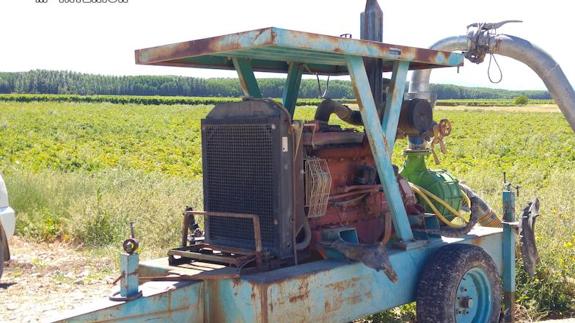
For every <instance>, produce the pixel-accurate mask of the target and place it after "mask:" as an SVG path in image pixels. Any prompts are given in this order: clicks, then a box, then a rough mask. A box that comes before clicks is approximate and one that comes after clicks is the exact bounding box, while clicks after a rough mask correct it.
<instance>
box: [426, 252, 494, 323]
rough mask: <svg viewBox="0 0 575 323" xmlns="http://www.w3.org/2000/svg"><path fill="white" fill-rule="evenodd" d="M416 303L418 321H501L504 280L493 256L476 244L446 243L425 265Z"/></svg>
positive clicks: (480, 322)
mask: <svg viewBox="0 0 575 323" xmlns="http://www.w3.org/2000/svg"><path fill="white" fill-rule="evenodd" d="M470 278H471V279H470ZM468 289H469V291H468ZM416 304H417V307H416V315H417V322H418V323H427V322H430V323H437V322H446V323H452V322H459V321H463V320H464V319H465V320H467V321H472V322H478V323H483V322H498V321H499V314H500V312H501V282H500V277H499V273H498V271H497V268H496V267H495V264H494V262H493V259H491V257H490V256H489V254H487V252H485V251H484V250H483V249H481V248H480V247H477V246H473V245H467V244H452V245H448V246H445V247H442V248H441V249H439V251H437V253H436V254H434V255H433V256H432V257H431V259H430V260H429V261H428V262H427V264H426V265H425V267H424V269H423V273H422V275H421V277H420V279H419V283H418V286H417V297H416Z"/></svg>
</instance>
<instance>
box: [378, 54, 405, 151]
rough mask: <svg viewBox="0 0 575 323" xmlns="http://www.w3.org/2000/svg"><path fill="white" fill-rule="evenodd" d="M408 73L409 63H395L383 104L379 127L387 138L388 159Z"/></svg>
mask: <svg viewBox="0 0 575 323" xmlns="http://www.w3.org/2000/svg"><path fill="white" fill-rule="evenodd" d="M408 71H409V62H395V63H394V64H393V74H392V76H391V86H390V88H389V93H388V94H387V98H386V102H385V110H384V112H383V120H382V123H381V126H382V127H383V129H384V131H385V138H387V145H388V153H389V155H388V156H389V157H390V158H391V155H392V154H393V146H394V145H395V136H396V134H397V124H398V122H399V115H400V113H401V105H402V104H403V93H404V91H405V83H406V82H405V79H406V78H407V72H408Z"/></svg>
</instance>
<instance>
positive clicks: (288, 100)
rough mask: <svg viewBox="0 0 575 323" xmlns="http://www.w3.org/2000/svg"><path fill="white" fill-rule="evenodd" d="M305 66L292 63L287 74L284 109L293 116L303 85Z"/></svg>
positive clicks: (283, 98) (283, 100)
mask: <svg viewBox="0 0 575 323" xmlns="http://www.w3.org/2000/svg"><path fill="white" fill-rule="evenodd" d="M302 75H303V66H302V65H301V64H297V63H290V64H289V68H288V73H287V79H286V83H285V86H284V89H283V95H282V102H283V105H284V108H286V109H287V110H288V112H289V113H290V114H291V115H292V116H293V115H294V112H295V106H296V103H297V98H298V94H299V87H300V85H301V77H302Z"/></svg>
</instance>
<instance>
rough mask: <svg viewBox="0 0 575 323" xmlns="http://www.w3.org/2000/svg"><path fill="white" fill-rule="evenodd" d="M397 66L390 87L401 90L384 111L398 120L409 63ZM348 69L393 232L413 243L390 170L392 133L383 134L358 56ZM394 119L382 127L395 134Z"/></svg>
mask: <svg viewBox="0 0 575 323" xmlns="http://www.w3.org/2000/svg"><path fill="white" fill-rule="evenodd" d="M397 66H398V67H397V70H396V72H395V73H394V76H393V79H394V84H393V85H392V88H393V89H395V92H397V91H398V90H400V89H401V90H402V91H401V95H399V94H396V95H391V96H390V98H389V103H388V104H386V111H387V110H389V111H390V114H395V113H397V119H398V118H399V111H396V110H398V109H401V102H402V99H403V89H404V88H405V76H406V70H405V67H407V66H408V64H407V63H406V64H403V63H400V64H398V65H397ZM347 69H348V70H349V73H350V76H351V83H352V86H353V89H354V91H355V97H356V98H357V100H358V103H359V111H360V112H361V118H362V120H363V125H364V127H365V131H366V133H367V138H368V139H369V144H370V146H371V151H372V153H373V157H374V159H375V164H376V166H377V171H378V174H379V179H380V180H381V184H382V186H383V190H384V192H385V198H386V199H387V202H388V205H389V208H390V210H391V214H392V217H393V225H394V228H395V233H396V235H397V237H398V238H399V239H400V240H401V241H403V242H409V241H412V240H413V232H412V231H411V226H410V225H409V219H408V218H407V212H406V211H405V206H404V205H403V199H402V198H401V192H400V191H399V185H398V184H397V177H396V176H395V171H394V170H393V165H392V163H391V159H390V156H391V152H392V151H393V141H392V140H395V134H394V135H393V136H392V138H389V137H388V136H387V135H386V134H385V133H384V131H383V128H382V124H380V122H379V116H378V114H377V108H376V106H375V101H374V99H373V95H372V93H371V90H370V87H369V81H368V79H367V73H366V71H365V65H364V63H363V59H362V58H361V57H357V56H349V57H347ZM394 119H395V117H393V116H392V117H388V118H387V119H384V124H385V125H386V126H388V127H391V128H392V129H395V130H394V132H395V131H397V121H396V122H395V124H391V123H392V122H393V120H394Z"/></svg>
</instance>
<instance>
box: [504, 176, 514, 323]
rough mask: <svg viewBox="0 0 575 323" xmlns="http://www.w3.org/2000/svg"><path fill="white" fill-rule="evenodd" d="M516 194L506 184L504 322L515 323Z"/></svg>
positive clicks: (509, 185)
mask: <svg viewBox="0 0 575 323" xmlns="http://www.w3.org/2000/svg"><path fill="white" fill-rule="evenodd" d="M513 225H515V193H514V192H513V190H512V188H511V184H508V183H506V184H505V188H504V190H503V244H502V249H503V275H502V278H503V293H504V296H503V304H504V306H505V308H504V320H505V321H506V322H512V321H513V305H514V302H515V299H514V293H515V239H516V237H515V236H516V233H515V229H514V228H513Z"/></svg>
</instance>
